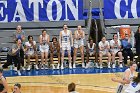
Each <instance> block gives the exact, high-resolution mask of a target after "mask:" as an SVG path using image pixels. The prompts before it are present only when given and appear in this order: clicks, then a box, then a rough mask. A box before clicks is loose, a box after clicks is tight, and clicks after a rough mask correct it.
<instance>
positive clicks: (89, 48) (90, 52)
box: [86, 39, 98, 68]
mask: <svg viewBox="0 0 140 93" xmlns="http://www.w3.org/2000/svg"><path fill="white" fill-rule="evenodd" d="M95 50H96V45H95V43H93V40H92V39H90V40H89V43H87V45H86V56H87V58H86V63H87V64H86V68H88V67H89V57H90V56H94V55H95ZM96 67H97V68H98V65H97V63H96Z"/></svg>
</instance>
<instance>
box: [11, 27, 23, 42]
mask: <svg viewBox="0 0 140 93" xmlns="http://www.w3.org/2000/svg"><path fill="white" fill-rule="evenodd" d="M17 39H21V41H22V42H24V41H25V32H24V31H23V30H22V27H21V25H18V26H17V28H16V32H14V33H13V40H14V42H16V40H17Z"/></svg>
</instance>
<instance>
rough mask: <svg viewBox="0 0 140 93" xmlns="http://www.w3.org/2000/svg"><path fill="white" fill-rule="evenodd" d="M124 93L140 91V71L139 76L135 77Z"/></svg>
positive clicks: (139, 92) (137, 92)
mask: <svg viewBox="0 0 140 93" xmlns="http://www.w3.org/2000/svg"><path fill="white" fill-rule="evenodd" d="M124 93H140V72H139V73H138V75H137V77H134V79H133V81H132V82H130V84H129V85H128V87H127V88H126V89H125V90H124Z"/></svg>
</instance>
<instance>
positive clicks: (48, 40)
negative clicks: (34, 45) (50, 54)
mask: <svg viewBox="0 0 140 93" xmlns="http://www.w3.org/2000/svg"><path fill="white" fill-rule="evenodd" d="M47 44H48V45H50V36H49V35H48V38H47Z"/></svg>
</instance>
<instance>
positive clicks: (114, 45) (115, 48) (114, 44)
mask: <svg viewBox="0 0 140 93" xmlns="http://www.w3.org/2000/svg"><path fill="white" fill-rule="evenodd" d="M110 47H111V54H112V63H113V65H112V68H115V56H116V55H118V56H119V63H120V66H119V67H120V68H122V67H123V66H122V52H121V42H120V40H118V36H117V34H114V35H113V39H112V40H111V41H110Z"/></svg>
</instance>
